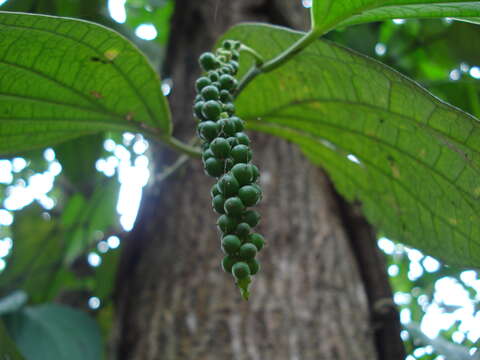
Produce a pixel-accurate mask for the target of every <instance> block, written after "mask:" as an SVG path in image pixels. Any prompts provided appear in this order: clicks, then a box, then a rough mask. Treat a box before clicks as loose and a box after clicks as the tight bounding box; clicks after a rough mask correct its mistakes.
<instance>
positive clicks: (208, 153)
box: [202, 149, 215, 162]
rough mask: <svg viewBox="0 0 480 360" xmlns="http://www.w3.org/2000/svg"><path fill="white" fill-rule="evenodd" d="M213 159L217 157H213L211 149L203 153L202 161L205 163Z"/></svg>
mask: <svg viewBox="0 0 480 360" xmlns="http://www.w3.org/2000/svg"><path fill="white" fill-rule="evenodd" d="M212 157H215V155H213V153H212V151H211V150H210V149H206V150H205V151H204V152H203V153H202V160H203V162H205V161H207V159H210V158H212Z"/></svg>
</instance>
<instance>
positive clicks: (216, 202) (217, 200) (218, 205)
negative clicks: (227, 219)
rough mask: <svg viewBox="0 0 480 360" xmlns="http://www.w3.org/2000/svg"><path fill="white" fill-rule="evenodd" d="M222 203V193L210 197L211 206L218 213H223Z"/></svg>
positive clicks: (223, 199)
mask: <svg viewBox="0 0 480 360" xmlns="http://www.w3.org/2000/svg"><path fill="white" fill-rule="evenodd" d="M224 205H225V198H224V197H223V195H220V194H219V195H215V197H214V198H213V199H212V206H213V208H214V209H215V211H216V212H217V213H219V214H225V210H224Z"/></svg>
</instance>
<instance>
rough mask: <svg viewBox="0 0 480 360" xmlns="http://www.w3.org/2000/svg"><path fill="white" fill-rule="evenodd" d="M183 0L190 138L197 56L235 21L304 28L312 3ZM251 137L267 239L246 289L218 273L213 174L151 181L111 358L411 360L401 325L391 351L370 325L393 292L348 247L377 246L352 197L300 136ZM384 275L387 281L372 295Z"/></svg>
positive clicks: (170, 157)
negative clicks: (245, 294) (245, 296)
mask: <svg viewBox="0 0 480 360" xmlns="http://www.w3.org/2000/svg"><path fill="white" fill-rule="evenodd" d="M176 4H177V5H176V6H177V9H176V12H175V15H174V17H173V20H172V38H171V42H170V47H169V51H168V54H169V55H168V61H169V62H168V64H167V67H166V69H167V70H166V74H167V75H168V76H170V77H171V78H172V79H173V84H174V87H173V89H174V91H173V93H172V96H171V98H170V102H171V105H172V111H173V114H175V119H174V120H175V127H176V131H177V135H178V136H179V137H182V138H185V139H186V138H188V137H189V136H191V135H193V127H194V125H193V121H192V119H191V105H190V104H191V101H192V99H193V96H194V93H193V85H192V84H193V83H194V80H195V78H196V77H197V76H198V73H199V69H198V65H197V60H196V59H197V57H198V55H199V54H200V53H201V52H202V51H205V50H206V49H209V48H211V46H212V44H213V42H214V40H215V39H216V38H217V37H218V35H220V34H221V33H222V32H224V31H225V30H226V29H227V28H228V27H229V26H230V25H232V24H234V23H237V22H239V21H240V20H250V21H251V20H262V21H267V22H273V23H280V24H283V25H291V26H295V27H296V28H302V27H305V26H306V25H305V24H306V23H305V21H306V20H305V16H304V15H306V12H305V10H304V9H301V8H300V4H301V2H300V1H298V2H295V3H294V2H292V1H289V0H282V1H280V0H277V1H273V0H264V1H259V0H255V1H251V0H248V1H247V0H244V1H235V2H233V1H231V2H224V1H223V2H222V1H211V0H204V1H191V0H190V1H188V0H177V1H176ZM251 137H253V145H252V146H253V149H254V161H255V163H256V164H258V165H259V167H260V169H261V173H262V175H261V183H262V186H263V188H264V200H263V202H262V205H261V206H260V207H259V211H260V212H261V213H262V215H263V220H262V223H261V225H260V227H259V231H260V232H261V233H263V234H264V235H265V237H266V239H267V246H266V248H265V250H263V251H262V254H261V255H260V261H261V263H262V269H261V271H260V273H259V274H258V275H257V276H256V277H255V281H254V284H253V288H252V297H251V300H250V301H249V302H244V301H242V300H241V298H240V295H239V293H238V290H237V289H236V288H235V287H234V282H233V278H232V277H231V275H227V274H225V273H223V272H222V271H221V268H220V260H221V258H222V254H221V251H220V246H219V236H218V233H217V231H216V229H215V225H214V224H215V221H216V218H215V216H214V214H213V211H212V210H210V195H209V189H210V187H211V185H212V181H211V180H210V179H208V178H207V177H206V176H205V175H204V174H203V171H202V168H201V163H200V162H199V161H197V160H192V161H190V162H189V163H188V164H187V165H186V166H185V167H183V168H182V169H180V170H179V171H178V172H177V173H175V174H174V175H173V176H171V177H170V178H168V179H167V180H166V181H164V182H162V183H160V184H154V185H153V186H152V187H150V188H149V189H148V191H147V193H146V194H145V196H144V199H143V202H142V206H141V210H140V213H139V216H138V221H137V223H136V225H135V228H134V230H133V232H132V233H131V236H130V237H129V238H128V239H127V241H126V247H125V249H124V256H123V259H122V264H121V269H120V270H121V271H120V273H119V277H118V284H117V296H116V299H117V319H118V322H117V324H116V331H117V334H116V345H117V346H116V350H117V351H116V355H115V358H116V359H122V360H123V359H128V360H136V359H138V360H140V359H141V360H153V359H167V360H170V359H195V360H199V359H209V360H215V359H222V360H223V359H235V360H244V359H245V360H246V359H254V360H257V359H258V360H260V359H261V360H267V359H278V360H282V359H299V360H300V359H302V360H304V359H305V360H306V359H316V360H318V359H329V360H332V359H339V360H344V359H345V360H347V359H348V360H356V359H361V360H364V359H379V360H387V359H388V360H397V359H398V360H400V359H403V358H404V356H403V354H402V351H401V347H399V346H398V345H399V344H400V345H401V342H400V340H399V336H398V335H399V334H398V327H397V328H396V330H395V329H394V330H393V333H395V331H397V334H396V338H395V334H394V335H393V337H392V338H389V340H388V341H390V342H391V343H392V346H396V347H395V349H396V350H395V351H396V352H397V354H394V355H392V356H390V357H385V356H384V354H383V353H382V350H381V349H380V347H379V346H378V341H376V338H377V340H378V334H379V333H382V332H383V331H384V330H383V329H384V328H385V326H383V325H384V324H381V326H380V327H378V326H377V325H378V324H374V323H373V322H372V315H373V309H374V306H372V304H373V303H374V301H376V300H378V297H379V296H380V297H384V296H386V297H389V295H390V294H389V293H388V291H389V290H388V282H386V274H385V270H384V268H383V264H381V262H380V264H379V263H376V264H371V263H370V264H367V265H368V266H370V265H371V266H374V267H376V268H375V269H371V270H369V271H373V272H375V271H377V272H379V273H380V275H379V278H381V279H380V281H377V280H378V279H377V280H373V281H370V282H368V281H366V280H368V279H369V277H368V276H366V275H365V274H366V273H367V274H368V273H369V271H367V272H366V271H361V270H362V269H361V268H360V266H364V265H365V264H366V263H362V261H360V260H361V259H359V258H358V257H357V256H356V254H355V253H354V251H356V249H355V246H352V244H354V243H355V242H358V241H365V242H369V243H370V244H374V237H373V233H372V232H371V231H363V232H358V233H357V232H356V230H355V227H356V226H357V225H358V224H356V222H355V221H352V217H351V216H350V215H349V207H348V205H345V204H344V203H343V201H342V200H341V199H340V198H339V197H338V196H337V195H336V194H335V192H334V190H333V188H332V186H331V184H330V183H329V180H328V178H327V176H326V175H325V174H324V173H323V172H322V171H321V170H319V169H317V168H314V167H313V166H312V165H310V164H309V163H308V162H307V161H306V160H305V159H304V158H303V156H302V155H301V154H300V153H299V151H298V150H297V149H296V147H294V146H293V145H291V144H287V143H285V142H283V141H281V140H278V139H274V138H272V137H268V136H265V135H260V134H255V135H252V136H251ZM156 154H157V159H156V163H157V170H156V171H157V172H158V171H160V170H161V166H162V165H165V164H168V163H171V162H172V161H174V159H175V157H176V156H177V155H176V154H172V153H171V152H169V151H168V150H165V149H156ZM362 226H367V228H368V225H365V224H364V223H363V224H362ZM368 229H369V228H368ZM371 248H372V249H373V250H372V251H374V252H375V251H377V250H376V248H375V246H374V245H373V246H371ZM362 256H363V255H362ZM375 256H376V255H375ZM382 274H383V275H382ZM382 276H383V277H382ZM379 284H380V285H379ZM385 284H387V285H386V289H387V290H386V291H383V292H382V291H380V292H375V291H373V293H375V295H374V296H373V295H371V293H372V289H376V288H377V287H378V286H381V287H383V288H385ZM366 285H368V286H369V287H372V289H367V288H366ZM393 314H394V315H393V317H392V318H393V323H398V320H397V319H396V317H395V313H393ZM386 328H389V327H388V324H387V326H386ZM379 329H380V330H379ZM385 345H390V344H385ZM399 349H400V350H399Z"/></svg>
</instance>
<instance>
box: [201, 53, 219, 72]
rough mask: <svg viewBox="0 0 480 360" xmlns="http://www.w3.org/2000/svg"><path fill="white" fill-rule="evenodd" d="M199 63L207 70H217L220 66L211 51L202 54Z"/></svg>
mask: <svg viewBox="0 0 480 360" xmlns="http://www.w3.org/2000/svg"><path fill="white" fill-rule="evenodd" d="M199 63H200V66H201V67H202V68H203V70H205V71H209V70H215V69H216V68H218V67H219V66H220V64H219V62H218V60H217V58H216V56H215V55H214V54H212V53H210V52H206V53H203V54H202V55H200V59H199Z"/></svg>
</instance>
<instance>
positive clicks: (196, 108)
mask: <svg viewBox="0 0 480 360" xmlns="http://www.w3.org/2000/svg"><path fill="white" fill-rule="evenodd" d="M203 104H205V102H203V101H197V102H196V103H195V105H194V106H193V114H194V115H195V116H196V117H197V118H198V119H200V120H204V119H205V116H203V113H202V109H203Z"/></svg>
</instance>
